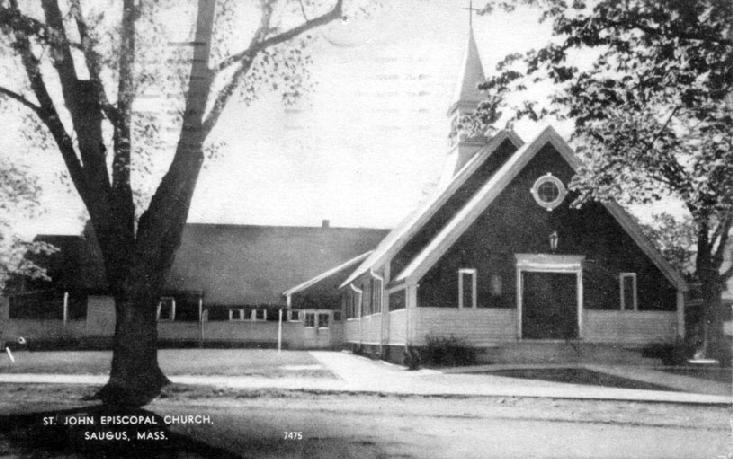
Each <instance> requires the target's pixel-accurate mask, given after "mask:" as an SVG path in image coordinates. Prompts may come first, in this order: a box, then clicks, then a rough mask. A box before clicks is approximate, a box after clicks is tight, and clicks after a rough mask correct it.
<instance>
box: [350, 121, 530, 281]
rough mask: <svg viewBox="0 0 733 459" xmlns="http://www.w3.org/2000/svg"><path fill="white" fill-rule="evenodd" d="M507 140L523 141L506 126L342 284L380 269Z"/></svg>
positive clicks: (391, 233)
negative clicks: (369, 271)
mask: <svg viewBox="0 0 733 459" xmlns="http://www.w3.org/2000/svg"><path fill="white" fill-rule="evenodd" d="M504 142H511V143H512V144H513V145H514V147H516V148H519V147H520V146H521V145H522V144H523V141H522V139H521V138H519V136H518V135H517V134H516V133H515V132H514V131H512V130H509V129H505V130H502V131H500V132H498V133H497V134H496V135H494V136H493V137H492V138H491V139H489V140H488V141H487V143H486V145H485V146H483V147H481V149H479V151H477V152H476V154H474V155H473V157H472V158H471V159H470V160H469V161H468V162H467V163H466V165H465V166H463V168H462V169H461V170H460V171H458V172H457V173H456V175H455V177H454V178H453V180H452V181H451V182H450V183H449V184H448V185H447V186H446V187H445V188H443V189H438V190H437V191H436V193H435V194H434V195H433V197H432V198H431V199H428V200H427V201H426V202H425V203H424V204H422V205H421V206H419V207H418V208H417V209H416V210H415V211H414V212H413V213H411V214H410V215H409V216H408V217H407V218H405V219H404V220H403V221H402V222H401V223H400V224H399V225H397V227H396V228H395V229H393V230H392V231H391V232H390V233H389V234H388V235H387V236H386V237H385V238H384V240H382V242H380V243H379V245H378V246H377V248H376V249H374V251H373V252H372V253H371V254H370V255H369V256H368V257H367V258H366V259H365V260H364V261H363V262H362V263H361V264H360V265H359V267H358V268H357V269H356V270H355V271H354V272H353V273H352V274H351V275H350V276H349V277H348V278H347V279H346V280H345V281H344V282H343V283H342V284H341V285H340V288H343V287H344V286H346V285H347V284H348V283H350V282H353V281H354V279H356V278H357V277H359V276H361V275H362V274H364V273H366V272H367V271H368V270H369V269H377V268H378V267H380V266H381V265H382V264H383V263H384V262H386V261H388V260H389V259H390V258H391V257H392V256H394V255H395V254H396V253H397V252H398V251H399V250H401V249H402V248H403V247H404V246H405V244H407V243H408V242H409V240H410V238H411V237H412V236H414V235H415V234H416V233H417V232H418V231H419V230H420V229H421V228H422V227H423V226H424V225H425V224H426V223H427V222H428V221H429V220H430V218H431V217H432V216H433V215H434V214H435V213H436V212H437V211H438V210H439V209H440V208H441V207H442V206H443V205H444V204H445V203H446V202H447V201H448V199H449V198H450V197H451V196H453V195H454V194H455V193H456V191H457V190H458V189H459V188H460V187H461V186H462V185H464V184H465V183H466V181H467V180H468V179H469V178H470V177H471V176H473V175H474V173H476V171H477V170H478V169H479V167H481V165H483V164H484V162H485V161H486V160H487V159H488V158H489V157H490V156H491V155H492V153H494V152H495V151H496V149H497V148H499V147H500V146H501V145H502V144H503V143H504Z"/></svg>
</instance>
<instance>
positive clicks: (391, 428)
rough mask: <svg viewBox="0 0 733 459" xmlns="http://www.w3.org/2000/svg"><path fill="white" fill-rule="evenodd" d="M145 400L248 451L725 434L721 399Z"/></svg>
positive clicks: (469, 451) (611, 447)
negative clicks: (194, 418)
mask: <svg viewBox="0 0 733 459" xmlns="http://www.w3.org/2000/svg"><path fill="white" fill-rule="evenodd" d="M151 408H152V410H153V411H155V412H157V413H160V414H165V413H180V412H183V411H186V410H189V411H190V410H193V411H194V412H199V411H200V410H203V411H206V412H208V413H211V414H212V418H213V419H214V422H215V425H214V426H212V427H208V428H193V429H189V433H190V434H191V435H192V436H193V437H195V438H198V439H200V440H204V441H206V442H207V443H211V442H215V443H216V444H217V445H219V446H222V447H224V448H226V449H228V450H231V451H237V452H240V453H241V454H243V455H245V456H252V457H273V458H274V457H455V458H464V457H476V458H494V457H495V458H535V457H536V458H539V457H557V458H594V457H603V458H630V457H634V458H714V457H719V456H721V455H723V456H724V455H725V454H727V453H729V452H730V448H729V447H730V440H731V434H730V427H729V424H728V420H729V411H728V410H727V409H726V408H722V407H691V406H677V405H665V404H643V403H625V402H594V401H567V400H565V401H560V400H557V401H555V400H546V399H535V400H532V399H441V398H420V397H408V398H393V397H385V398H380V397H374V396H325V397H324V396H321V397H314V396H308V395H304V397H303V398H274V399H247V400H241V399H240V400H213V401H190V402H186V403H183V404H182V403H179V402H172V403H171V402H165V401H164V402H159V403H156V404H154V405H153V406H152V407H151ZM183 430H186V429H183ZM288 432H295V433H298V432H302V436H303V439H302V440H289V439H285V437H286V436H287V433H288Z"/></svg>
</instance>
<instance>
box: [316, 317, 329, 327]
mask: <svg viewBox="0 0 733 459" xmlns="http://www.w3.org/2000/svg"><path fill="white" fill-rule="evenodd" d="M318 326H319V327H328V314H318Z"/></svg>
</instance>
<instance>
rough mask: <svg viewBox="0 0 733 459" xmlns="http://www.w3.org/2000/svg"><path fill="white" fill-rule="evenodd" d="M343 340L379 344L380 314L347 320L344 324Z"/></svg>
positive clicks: (380, 337)
mask: <svg viewBox="0 0 733 459" xmlns="http://www.w3.org/2000/svg"><path fill="white" fill-rule="evenodd" d="M344 340H345V341H346V342H347V343H360V344H381V340H382V314H381V313H377V314H372V315H369V316H366V317H361V318H358V319H349V320H347V321H346V322H345V325H344Z"/></svg>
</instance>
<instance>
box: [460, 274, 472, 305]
mask: <svg viewBox="0 0 733 459" xmlns="http://www.w3.org/2000/svg"><path fill="white" fill-rule="evenodd" d="M461 277H462V279H463V292H461V295H462V296H463V307H464V308H472V307H473V274H471V273H461Z"/></svg>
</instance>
